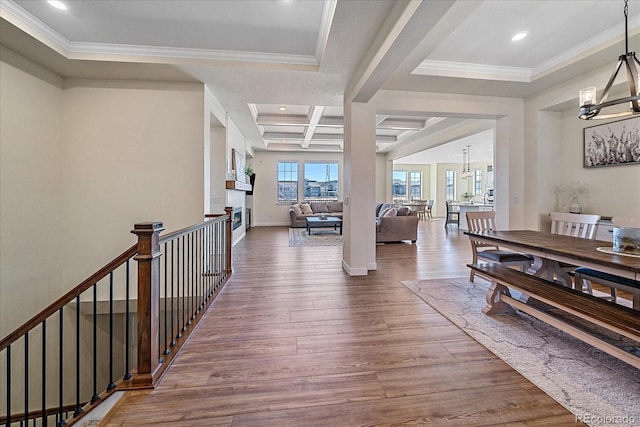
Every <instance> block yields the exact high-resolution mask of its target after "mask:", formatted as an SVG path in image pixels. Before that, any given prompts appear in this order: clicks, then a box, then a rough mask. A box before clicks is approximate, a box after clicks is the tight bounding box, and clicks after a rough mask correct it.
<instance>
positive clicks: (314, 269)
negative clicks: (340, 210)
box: [101, 220, 576, 427]
mask: <svg viewBox="0 0 640 427" xmlns="http://www.w3.org/2000/svg"><path fill="white" fill-rule="evenodd" d="M376 249H377V263H378V269H377V271H374V272H371V273H370V274H369V275H368V276H366V277H355V278H352V277H349V276H347V275H346V274H345V273H344V272H343V270H342V268H341V257H342V255H341V254H342V247H331V246H327V247H304V248H291V247H289V244H288V232H287V228H286V227H258V228H253V229H251V230H249V231H248V234H247V237H246V238H245V239H244V240H243V241H242V242H241V243H239V244H238V245H237V246H236V247H235V248H234V250H235V254H234V274H233V276H232V278H231V280H230V281H229V282H228V283H227V285H226V286H225V288H224V290H223V291H222V292H221V294H220V295H219V297H218V299H217V300H216V302H215V303H214V304H213V306H212V308H211V309H210V310H209V312H208V314H207V315H206V316H205V318H204V319H203V321H202V322H201V324H200V325H199V327H198V329H197V330H196V331H195V332H194V334H193V335H192V337H191V339H190V340H189V342H188V343H187V345H186V347H185V348H184V350H183V352H182V353H181V354H180V355H179V356H178V358H177V359H176V360H175V362H174V364H173V365H172V366H171V367H170V369H169V370H168V372H167V373H166V374H165V376H164V378H163V379H162V381H161V382H160V384H159V385H158V387H157V388H156V389H155V390H153V391H135V392H130V393H128V394H127V396H126V398H125V399H124V400H122V401H121V402H120V403H119V404H118V405H117V407H116V408H115V410H114V411H112V413H111V414H110V415H109V416H108V417H107V418H106V419H105V420H103V422H102V424H101V425H107V426H149V425H163V426H322V427H326V426H399V425H431V424H434V425H445V424H446V425H492V426H524V425H554V426H561V425H575V424H576V423H575V418H574V416H573V415H572V414H571V413H569V412H568V411H567V410H566V409H564V408H563V407H562V406H560V405H559V404H558V403H556V402H555V401H553V400H552V399H551V398H550V397H548V396H547V395H546V394H544V393H543V392H542V391H540V390H539V389H538V388H537V387H536V386H534V385H533V384H531V383H530V382H529V381H527V380H526V379H525V378H523V377H522V376H521V375H520V374H518V373H517V372H516V371H514V370H513V369H511V368H510V367H509V366H508V365H506V364H505V363H504V362H502V361H501V360H500V359H498V358H497V357H495V356H494V355H493V354H492V353H490V352H489V351H488V350H486V349H485V348H484V347H482V346H481V345H480V344H478V343H477V342H476V341H474V340H473V339H471V338H470V337H468V336H467V335H466V334H465V333H463V332H462V331H461V330H460V329H458V328H457V327H455V326H454V325H453V324H451V323H450V322H449V321H448V320H447V319H445V318H444V317H442V316H441V315H440V314H439V313H437V312H436V311H435V310H434V309H433V308H431V307H430V306H429V305H427V304H426V303H424V302H423V301H422V300H420V299H419V298H418V297H416V296H415V295H414V294H413V293H411V292H410V291H409V290H408V289H406V288H405V287H404V286H403V285H402V284H400V283H399V282H400V281H401V280H417V279H431V278H445V277H468V270H467V268H466V267H465V264H466V263H467V262H469V259H470V248H469V243H468V240H467V238H466V236H464V235H463V234H462V233H461V232H460V233H459V232H458V231H457V230H456V229H455V227H453V230H452V231H450V232H448V233H445V231H444V227H443V222H442V220H433V221H420V226H419V237H418V242H417V244H416V245H409V244H405V243H399V244H386V245H384V246H377V248H376Z"/></svg>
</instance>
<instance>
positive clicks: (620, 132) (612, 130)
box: [583, 117, 640, 168]
mask: <svg viewBox="0 0 640 427" xmlns="http://www.w3.org/2000/svg"><path fill="white" fill-rule="evenodd" d="M583 147H584V151H583V159H584V160H583V167H584V168H598V167H603V166H619V165H633V164H635V165H638V164H640V117H633V118H629V119H624V120H618V121H615V122H609V123H604V124H600V125H596V126H590V127H587V128H584V146H583Z"/></svg>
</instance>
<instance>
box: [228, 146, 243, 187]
mask: <svg viewBox="0 0 640 427" xmlns="http://www.w3.org/2000/svg"><path fill="white" fill-rule="evenodd" d="M231 169H232V170H233V173H234V174H235V180H236V181H240V182H245V175H244V156H243V155H242V154H240V153H239V152H238V150H236V149H235V148H232V149H231Z"/></svg>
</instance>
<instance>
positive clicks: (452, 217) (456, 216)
mask: <svg viewBox="0 0 640 427" xmlns="http://www.w3.org/2000/svg"><path fill="white" fill-rule="evenodd" d="M444 203H445V205H446V207H447V216H446V218H445V221H444V228H447V229H448V228H449V224H455V225H457V226H460V212H457V211H454V210H453V206H452V205H451V202H450V201H449V200H445V201H444Z"/></svg>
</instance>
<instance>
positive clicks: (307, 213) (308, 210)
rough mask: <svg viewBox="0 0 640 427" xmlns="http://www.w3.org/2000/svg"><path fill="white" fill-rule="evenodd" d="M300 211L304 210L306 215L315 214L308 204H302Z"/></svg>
mask: <svg viewBox="0 0 640 427" xmlns="http://www.w3.org/2000/svg"><path fill="white" fill-rule="evenodd" d="M300 209H302V213H303V214H305V215H309V214H312V213H313V210H312V209H311V206H309V204H308V203H300Z"/></svg>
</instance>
